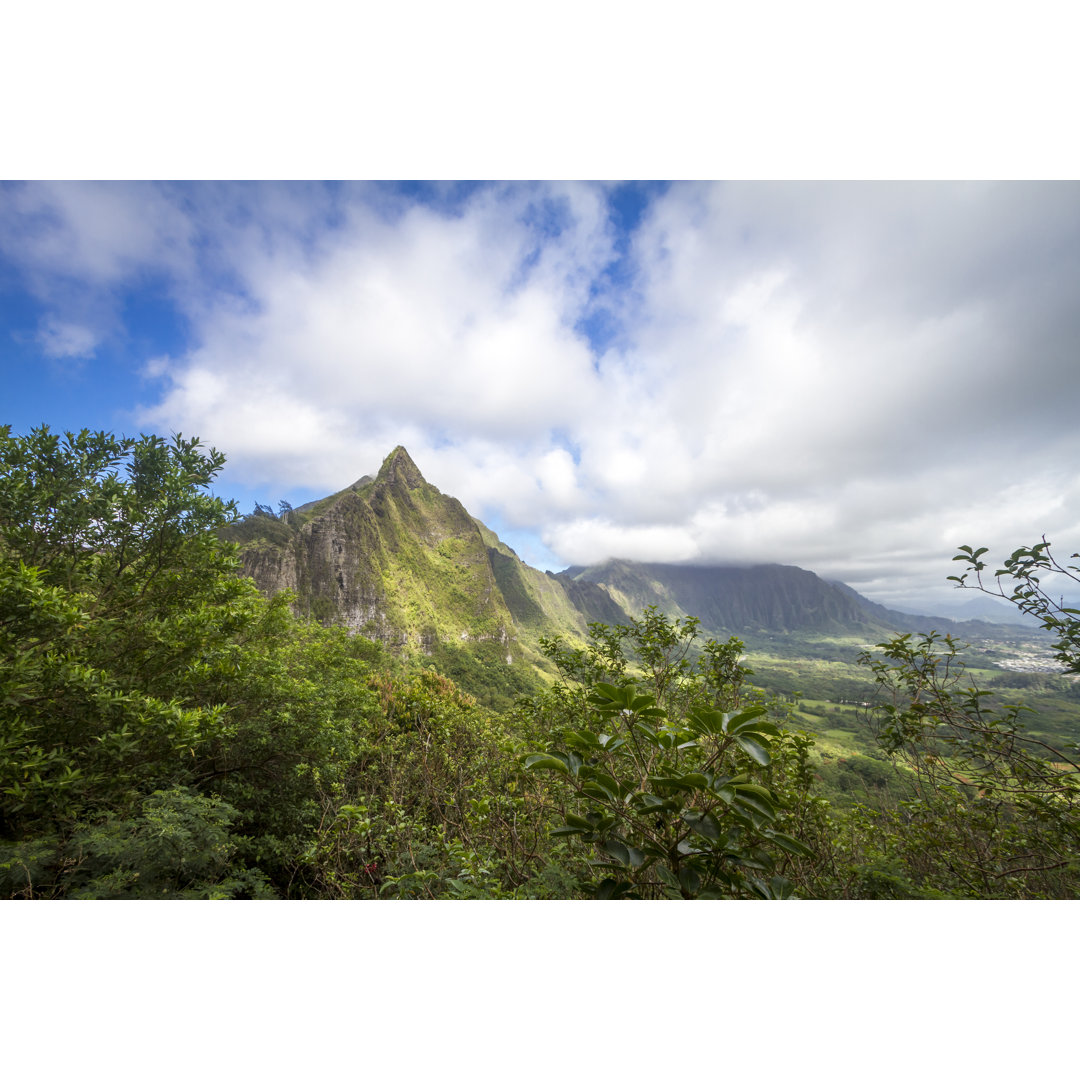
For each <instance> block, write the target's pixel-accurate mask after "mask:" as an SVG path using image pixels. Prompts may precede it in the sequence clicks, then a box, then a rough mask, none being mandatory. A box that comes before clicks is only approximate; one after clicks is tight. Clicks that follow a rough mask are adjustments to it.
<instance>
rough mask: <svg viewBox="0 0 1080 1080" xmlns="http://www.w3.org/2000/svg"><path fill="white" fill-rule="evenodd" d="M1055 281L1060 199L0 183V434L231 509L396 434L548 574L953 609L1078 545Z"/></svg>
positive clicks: (1043, 192)
mask: <svg viewBox="0 0 1080 1080" xmlns="http://www.w3.org/2000/svg"><path fill="white" fill-rule="evenodd" d="M1078 289H1080V186H1078V185H1077V184H1076V183H1071V182H1050V183H1019V182H1005V183H989V182H978V183H960V182H948V183H932V182H897V183H883V182H854V181H852V182H837V183H825V182H815V183H807V182H794V181H782V182H772V183H766V182H752V181H741V182H731V183H704V182H685V183H684V182H675V183H653V182H649V183H645V182H631V183H615V182H607V183H571V182H537V183H529V182H519V181H515V182H502V183H469V184H454V183H431V184H422V183H393V182H373V183H358V184H345V183H331V184H320V183H313V182H305V183H277V182H257V183H230V182H224V183H200V182H195V183H146V182H102V183H81V182H51V183H24V182H8V183H4V184H3V185H2V186H0V357H2V359H0V365H2V371H3V377H4V386H5V391H4V408H3V413H4V416H3V422H7V423H10V424H12V426H13V429H14V430H15V431H16V432H26V431H28V430H29V429H30V428H31V427H34V426H37V425H40V424H42V423H45V424H49V425H50V426H51V427H52V428H53V429H55V430H59V429H65V430H66V429H79V428H82V427H89V428H93V429H95V430H97V429H107V430H112V431H117V432H124V433H128V434H134V433H139V432H152V433H157V434H161V435H168V434H170V433H172V432H182V433H184V434H185V435H196V434H197V435H198V436H199V437H200V438H201V439H202V440H203V441H204V442H205V443H207V444H208V445H213V446H216V447H218V448H219V449H220V450H222V451H224V453H225V454H226V456H227V459H228V465H227V467H226V469H225V471H224V473H223V474H222V476H221V479H220V484H219V485H218V487H217V489H216V490H218V491H219V492H220V493H221V494H222V495H224V496H226V497H235V498H236V499H237V500H238V501H239V503H240V506H241V509H242V510H245V511H247V510H250V509H251V507H252V505H253V503H254V501H256V500H258V501H260V502H263V503H274V504H276V502H277V501H278V500H279V499H285V500H287V501H289V502H291V503H293V504H294V505H296V504H299V503H301V502H303V501H306V500H307V499H309V498H313V497H316V496H319V495H322V494H325V493H327V492H330V491H335V490H339V489H341V488H343V487H345V486H346V485H347V484H349V483H351V482H352V481H354V480H356V479H357V478H358V477H360V476H361V475H363V474H365V473H374V472H375V471H376V470H377V469H378V467H379V464H380V463H381V461H382V460H383V458H384V457H385V456H386V454H388V453H389V452H390V451H391V450H392V449H393V448H394V447H395V446H396V445H399V444H400V445H404V446H405V447H406V448H407V449H408V451H409V453H410V454H411V455H412V457H413V459H414V460H415V461H416V463H417V465H418V466H419V468H420V470H421V471H422V472H423V474H424V476H425V477H426V478H427V479H428V480H429V481H430V482H431V483H433V484H435V485H436V486H437V487H439V488H440V489H441V490H442V491H444V492H446V493H449V494H452V495H455V496H456V497H458V498H459V499H461V501H462V502H463V503H464V504H465V506H466V507H467V508H468V509H469V510H470V512H471V513H473V514H474V515H476V516H478V517H480V518H481V519H483V520H484V521H485V522H487V523H488V524H489V525H491V526H492V527H493V528H495V529H496V531H498V532H499V533H500V535H501V536H503V537H504V538H505V539H506V540H507V542H508V543H510V544H511V546H513V547H514V548H515V549H516V550H517V551H518V554H519V555H521V556H522V558H524V559H525V560H526V561H527V562H530V563H531V564H533V565H535V566H539V567H541V568H542V569H551V570H559V569H562V568H563V567H565V566H567V565H570V564H578V565H580V564H588V563H595V562H599V561H601V560H604V559H607V558H613V557H615V558H628V559H635V560H641V561H665V562H693V563H703V564H728V563H739V564H748V563H762V562H781V563H787V564H794V565H798V566H802V567H805V568H807V569H810V570H813V571H815V572H816V573H818V574H821V575H822V576H826V577H829V578H835V579H839V580H842V581H845V582H846V583H848V584H849V585H851V586H853V587H854V588H856V589H858V590H859V591H860V592H862V593H863V594H864V595H867V596H869V597H871V598H872V599H876V600H879V601H881V602H886V603H890V602H899V603H904V602H908V603H910V602H912V601H913V600H915V599H919V598H921V599H926V600H927V601H929V600H933V601H935V602H941V601H946V602H947V601H948V600H949V599H950V598H951V596H953V595H955V593H954V592H953V591H952V590H950V588H949V587H948V586H946V585H945V584H944V579H945V577H946V576H947V575H948V574H949V573H952V572H953V569H954V568H953V567H952V565H951V562H950V560H951V556H952V555H953V554H954V553H955V549H956V548H957V546H958V545H960V544H964V543H967V544H973V545H979V546H982V545H986V546H989V547H990V548H991V554H992V555H994V554H998V553H1000V554H1002V555H1005V554H1008V552H1009V551H1011V550H1012V549H1013V548H1014V547H1016V546H1019V545H1021V544H1026V543H1032V542H1035V541H1037V540H1038V539H1039V537H1040V536H1041V535H1043V534H1046V535H1047V537H1048V538H1049V539H1050V540H1051V542H1052V543H1056V544H1058V545H1061V547H1058V548H1056V550H1059V551H1060V550H1062V548H1063V547H1065V546H1068V545H1073V546H1072V547H1070V549H1069V551H1070V552H1071V551H1072V550H1074V548H1075V546H1077V542H1078V541H1080V473H1078V472H1077V470H1076V462H1077V460H1080V454H1078V451H1080V423H1078V419H1077V418H1078V417H1080V304H1078V303H1077V297H1078ZM1068 553H1069V552H1066V554H1068ZM962 599H966V596H965V597H962Z"/></svg>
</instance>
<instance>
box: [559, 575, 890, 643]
mask: <svg viewBox="0 0 1080 1080" xmlns="http://www.w3.org/2000/svg"><path fill="white" fill-rule="evenodd" d="M558 576H559V577H562V578H570V579H571V580H573V581H575V582H578V583H585V582H592V583H595V584H597V585H601V586H602V587H603V588H604V590H605V591H606V592H607V593H608V595H609V596H610V597H611V598H612V600H614V601H615V602H616V604H618V605H619V606H620V607H621V608H623V609H624V610H625V611H629V612H633V613H635V614H637V613H639V612H640V611H641V610H642V609H643V608H645V607H646V606H648V605H650V604H655V605H656V607H657V608H658V609H659V610H661V611H663V612H665V613H666V614H668V615H670V616H672V617H685V616H687V615H694V616H696V617H697V618H699V619H700V620H701V623H702V626H703V627H704V628H705V629H706V630H707V631H708V632H709V633H710V634H713V635H725V636H727V635H730V634H739V633H745V632H747V631H752V630H771V631H791V630H813V631H817V632H819V633H823V634H834V633H850V632H851V631H853V630H865V631H877V630H884V629H891V628H892V627H893V624H892V623H891V622H890V621H889V619H888V617H887V613H885V609H884V608H882V609H881V610H880V612H877V611H874V610H873V609H874V608H875V607H876V605H871V604H870V601H868V600H864V599H863V598H862V597H860V596H859V595H858V593H856V592H855V591H854V590H853V589H848V588H847V587H846V586H844V587H838V586H836V585H834V584H832V583H830V582H827V581H824V580H823V579H822V578H819V577H818V576H817V575H816V574H814V573H811V572H810V571H809V570H802V569H800V568H799V567H797V566H780V565H776V564H770V565H764V566H748V567H741V566H681V565H680V566H674V565H669V564H666V563H635V562H629V561H627V560H623V559H612V560H610V561H608V562H605V563H603V564H601V565H599V566H592V567H570V568H569V569H568V570H564V571H563V572H562V574H560V575H558Z"/></svg>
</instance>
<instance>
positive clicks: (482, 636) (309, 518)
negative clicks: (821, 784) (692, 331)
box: [227, 446, 987, 693]
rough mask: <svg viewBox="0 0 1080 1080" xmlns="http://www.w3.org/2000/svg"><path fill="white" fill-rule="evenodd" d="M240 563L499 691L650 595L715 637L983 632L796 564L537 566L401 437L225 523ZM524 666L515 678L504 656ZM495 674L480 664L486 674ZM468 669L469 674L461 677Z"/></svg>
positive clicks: (322, 611) (258, 578)
mask: <svg viewBox="0 0 1080 1080" xmlns="http://www.w3.org/2000/svg"><path fill="white" fill-rule="evenodd" d="M227 538H228V539H231V540H234V541H236V542H238V543H239V544H240V545H241V558H242V566H243V571H242V572H243V573H244V574H245V575H248V576H250V577H252V578H253V579H254V580H255V582H256V584H257V585H258V586H259V588H260V589H261V590H262V591H263V592H265V593H267V594H268V595H272V594H275V593H277V592H280V591H281V590H283V589H291V590H293V592H294V593H295V594H296V600H295V605H294V606H295V608H296V610H297V612H298V613H300V614H305V615H310V616H313V617H314V618H316V619H318V620H319V621H320V622H322V623H324V624H339V625H342V626H345V627H347V628H349V629H350V630H351V631H353V632H357V633H361V634H364V635H365V636H368V637H372V638H376V639H378V640H381V641H383V642H385V643H386V644H387V645H388V646H389V647H391V648H392V649H395V650H400V651H404V652H413V653H426V654H428V655H431V656H433V657H434V658H435V659H436V662H438V663H439V664H440V665H441V666H443V667H444V668H445V669H447V670H449V671H450V673H451V674H455V675H457V674H459V673H461V672H472V674H473V676H475V675H476V670H477V669H476V664H481V666H484V665H486V670H487V671H488V674H489V675H490V673H491V671H492V670H493V668H496V667H499V668H502V669H503V674H502V675H500V676H498V677H497V679H496V681H501V683H502V684H503V686H502V688H503V690H504V691H505V692H506V693H510V692H511V691H512V689H513V685H512V684H514V679H517V680H518V684H519V685H521V686H524V683H522V682H521V680H522V679H524V680H525V681H526V682H527V681H528V680H530V679H535V677H536V676H535V671H536V670H537V669H543V668H545V667H548V668H549V670H550V666H549V665H548V662H547V661H546V660H545V659H544V658H543V656H542V653H541V651H540V644H539V643H540V639H541V638H542V637H551V636H554V635H562V636H564V637H569V638H574V639H584V638H585V636H586V634H587V624H588V623H590V622H602V623H607V624H616V623H620V622H626V621H627V620H628V618H629V617H630V616H639V615H640V614H641V612H642V611H643V610H644V609H645V608H646V607H648V606H649V605H656V607H657V608H658V609H659V610H660V611H662V612H664V613H665V614H667V615H669V616H671V617H680V618H685V617H687V616H695V617H697V618H698V619H700V620H701V624H702V629H703V630H704V631H705V632H706V633H707V634H708V635H710V636H713V637H721V638H723V637H727V636H730V635H732V634H735V635H745V634H752V633H755V632H768V633H787V632H793V631H808V632H814V633H819V634H823V635H850V634H858V635H863V636H865V635H872V634H880V635H882V636H887V635H888V634H890V633H894V632H896V631H905V630H921V631H929V630H938V631H939V632H942V633H954V634H958V633H961V632H962V631H963V629H964V628H965V627H969V628H974V630H975V632H976V633H979V632H981V630H982V629H985V627H986V625H987V624H985V623H956V622H954V621H952V620H950V619H942V618H933V617H927V616H917V615H911V614H907V613H903V612H899V611H893V610H890V609H888V608H884V607H882V606H881V605H879V604H875V603H873V602H872V601H870V600H867V599H866V598H865V597H863V596H860V595H859V593H857V592H856V591H855V590H854V589H851V588H849V587H848V586H847V585H844V584H841V583H839V582H831V581H826V580H824V579H822V578H820V577H818V576H817V575H816V574H814V573H811V572H810V571H808V570H802V569H800V568H799V567H797V566H780V565H763V566H750V567H734V566H713V567H707V566H682V565H679V566H675V565H668V564H664V563H636V562H631V561H628V560H623V559H612V560H609V561H607V562H605V563H602V564H600V565H597V566H590V567H570V568H569V569H567V570H564V571H562V572H561V573H559V574H552V573H550V572H548V573H545V572H542V571H540V570H537V569H535V568H534V567H531V566H528V565H527V564H525V563H524V562H522V561H521V559H519V558H518V556H517V554H516V553H515V552H514V551H513V550H512V549H511V548H509V547H507V545H506V544H504V543H503V542H502V541H501V540H500V539H499V537H498V536H497V535H496V534H495V533H494V532H492V531H491V529H489V528H488V527H487V526H486V525H484V523H483V522H481V521H478V520H477V519H475V518H473V517H471V516H470V515H469V513H468V512H467V511H466V509H465V507H464V506H462V505H461V503H460V502H459V501H458V500H457V499H455V498H453V497H452V496H450V495H444V494H443V493H442V492H440V491H439V489H438V488H436V487H434V486H433V485H431V484H429V483H428V482H427V481H426V480H425V479H424V477H423V476H422V475H421V474H420V470H419V469H418V468H417V467H416V465H415V463H414V462H413V460H412V458H410V457H409V454H408V452H407V451H406V450H405V448H404V447H401V446H399V447H397V448H396V449H395V450H394V451H393V452H392V453H391V454H390V455H389V456H388V457H387V458H386V460H385V461H384V462H383V464H382V467H381V468H380V469H379V472H378V475H376V476H374V477H371V476H365V477H362V478H361V479H360V480H358V481H357V482H356V483H354V484H352V485H350V486H349V487H347V488H345V489H344V490H342V491H339V492H337V493H336V494H333V495H329V496H327V497H326V498H324V499H320V500H316V501H314V502H310V503H305V504H304V505H303V506H299V507H296V508H295V509H286V510H285V511H284V513H283V514H281V515H280V516H275V515H274V514H272V513H269V512H267V510H266V508H260V510H259V512H258V513H256V514H254V515H252V516H250V517H247V518H245V519H244V520H243V521H242V522H241V523H239V524H238V525H237V526H234V527H233V528H232V529H230V530H228V532H227ZM514 665H516V669H515V671H516V672H520V674H515V676H514V679H509V677H508V676H507V675H506V673H505V669H506V668H507V667H508V666H510V667H513V666H514ZM486 677H487V676H485V678H486ZM466 681H467V680H466Z"/></svg>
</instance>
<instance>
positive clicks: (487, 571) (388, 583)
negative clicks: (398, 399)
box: [227, 446, 586, 689]
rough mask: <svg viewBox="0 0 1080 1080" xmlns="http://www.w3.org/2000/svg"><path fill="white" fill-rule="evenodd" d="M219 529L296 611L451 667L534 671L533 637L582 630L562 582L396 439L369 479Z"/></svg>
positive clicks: (251, 570) (258, 578) (538, 660)
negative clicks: (277, 513) (447, 491)
mask: <svg viewBox="0 0 1080 1080" xmlns="http://www.w3.org/2000/svg"><path fill="white" fill-rule="evenodd" d="M227 538H228V539H231V540H234V541H236V542H239V543H240V544H241V558H242V562H243V573H244V574H245V575H248V576H250V577H252V578H253V579H254V580H255V583H256V584H257V585H258V586H259V588H260V589H261V590H262V591H263V592H265V593H267V594H270V595H272V594H274V593H277V592H280V591H281V590H283V589H292V590H293V591H294V592H295V593H296V596H297V599H296V602H295V608H296V610H297V612H298V613H299V614H303V615H310V616H313V617H314V618H316V619H318V620H319V621H320V622H322V623H324V624H327V625H329V624H337V625H342V626H346V627H348V628H349V629H350V630H352V631H354V632H356V633H360V634H364V635H365V636H368V637H372V638H375V639H377V640H380V641H383V642H384V643H385V644H387V645H388V646H389V647H391V648H392V649H394V650H395V651H400V652H403V653H412V654H426V655H429V656H432V657H434V658H435V659H436V661H438V662H439V663H440V666H442V667H445V668H448V669H449V670H450V671H451V673H454V672H459V673H460V672H462V671H463V670H465V669H466V668H468V667H469V666H470V664H471V665H472V666H475V662H476V661H477V660H480V661H482V662H483V663H484V664H486V665H487V666H488V667H490V666H491V665H492V664H495V663H497V664H501V665H504V666H511V665H514V664H515V663H517V664H518V666H519V668H521V669H522V676H524V675H525V674H526V673H528V674H529V675H534V673H535V670H536V669H538V668H539V669H542V668H544V667H545V664H546V662H545V661H544V660H543V657H542V656H541V654H540V652H539V647H538V643H539V638H540V637H542V636H544V635H550V634H556V633H561V634H567V635H570V636H573V637H583V636H584V635H585V633H586V625H585V617H584V616H583V614H582V613H581V611H580V610H579V609H578V607H577V606H576V605H575V604H574V603H573V601H572V600H571V599H570V596H569V595H568V592H567V589H566V587H565V586H564V585H563V583H562V582H561V581H559V580H558V579H557V578H556V577H555V576H554V575H551V574H546V573H543V572H542V571H540V570H536V569H535V568H533V567H531V566H527V565H526V564H525V563H523V562H522V561H521V560H520V559H519V558H518V557H517V555H516V554H515V553H514V552H513V551H512V550H511V549H510V548H509V547H507V546H506V545H505V544H503V543H502V542H501V541H500V540H499V538H498V536H496V535H495V533H493V532H492V531H491V530H490V529H488V528H487V527H486V526H485V525H484V524H483V523H482V522H479V521H477V520H476V519H474V518H473V517H471V516H470V515H469V514H468V512H467V511H466V510H465V508H464V507H463V506H462V505H461V503H460V502H459V501H458V500H457V499H455V498H453V497H451V496H449V495H444V494H443V493H442V492H440V491H439V489H438V488H436V487H434V486H433V485H431V484H429V483H428V482H427V481H426V480H425V479H424V478H423V476H422V475H421V474H420V470H419V469H418V468H417V467H416V465H415V463H414V462H413V461H412V459H411V458H410V457H409V455H408V452H407V451H406V450H405V449H404V448H403V447H400V446H399V447H397V448H396V449H395V450H394V451H393V452H392V453H391V454H390V455H389V456H388V457H387V458H386V460H385V461H384V462H383V465H382V468H381V469H380V470H379V473H378V475H377V476H376V477H374V478H371V477H365V478H364V479H363V480H360V481H357V483H356V484H353V485H352V486H351V487H349V488H346V489H345V490H343V491H339V492H337V493H336V494H334V495H331V496H328V497H327V498H325V499H321V500H318V501H316V502H313V503H308V504H306V505H304V506H302V507H298V508H297V509H295V510H290V511H286V512H285V514H284V515H283V516H282V518H280V519H279V518H274V517H272V516H269V515H257V516H253V517H249V518H246V519H245V520H244V521H243V522H242V523H241V524H240V525H238V526H236V527H235V528H234V529H232V530H230V531H229V533H228V534H227ZM574 591H577V590H574ZM476 677H477V673H476V672H475V671H473V679H472V681H473V682H474V683H475V681H476ZM466 681H469V680H468V679H467V680H466ZM501 681H502V682H504V683H505V682H506V680H505V679H502V680H501ZM517 682H521V679H520V678H519V679H518V680H517ZM527 682H529V680H528V679H526V680H525V683H527ZM525 683H522V686H521V688H522V689H524V688H526V687H525Z"/></svg>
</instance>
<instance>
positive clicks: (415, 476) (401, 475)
mask: <svg viewBox="0 0 1080 1080" xmlns="http://www.w3.org/2000/svg"><path fill="white" fill-rule="evenodd" d="M378 479H379V480H385V481H387V482H388V483H391V484H402V485H404V486H405V487H407V488H416V487H420V485H421V484H424V483H426V481H425V480H424V477H423V476H422V475H421V473H420V470H419V469H418V468H417V467H416V463H415V462H414V461H413V459H412V458H411V457H409V451H408V450H406V449H405V447H404V446H395V447H394V449H393V450H391V451H390V453H389V454H387V456H386V460H385V461H384V462H383V463H382V468H380V469H379V476H378Z"/></svg>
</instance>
